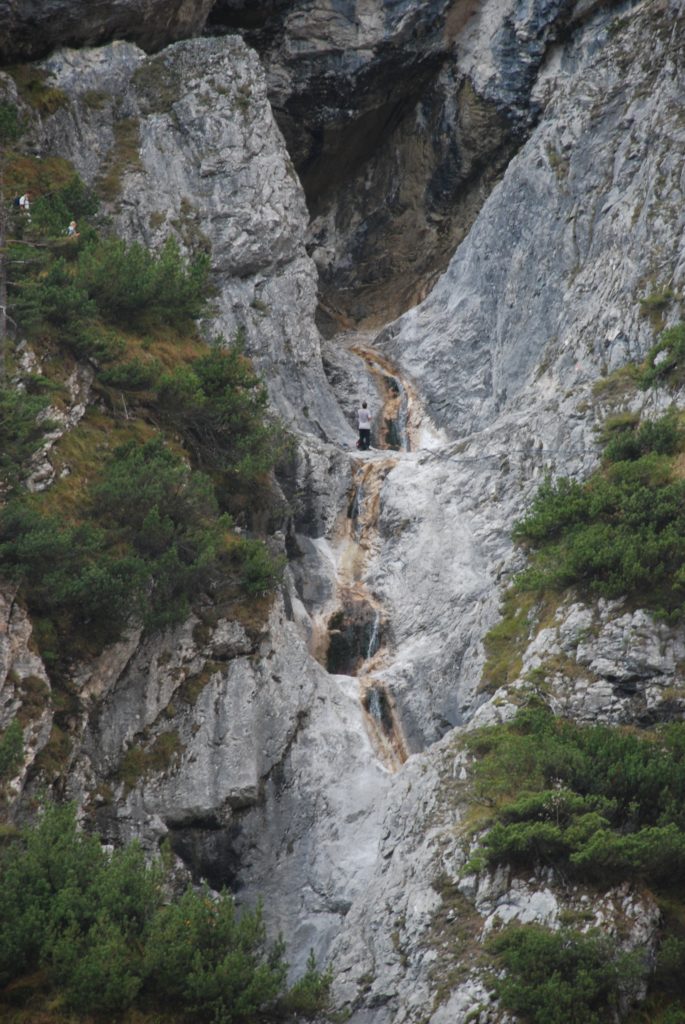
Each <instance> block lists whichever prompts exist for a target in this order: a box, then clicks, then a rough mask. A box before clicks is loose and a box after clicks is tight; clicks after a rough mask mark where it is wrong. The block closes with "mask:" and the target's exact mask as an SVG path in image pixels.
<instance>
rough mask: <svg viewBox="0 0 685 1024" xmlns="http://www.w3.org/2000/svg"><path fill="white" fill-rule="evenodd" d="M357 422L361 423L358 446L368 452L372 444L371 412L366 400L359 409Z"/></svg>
mask: <svg viewBox="0 0 685 1024" xmlns="http://www.w3.org/2000/svg"><path fill="white" fill-rule="evenodd" d="M357 423H358V424H359V441H358V443H357V448H359V449H360V450H361V451H363V452H367V451H368V450H369V446H370V444H371V413H370V412H369V410H368V408H367V405H366V402H362V404H361V408H360V409H357Z"/></svg>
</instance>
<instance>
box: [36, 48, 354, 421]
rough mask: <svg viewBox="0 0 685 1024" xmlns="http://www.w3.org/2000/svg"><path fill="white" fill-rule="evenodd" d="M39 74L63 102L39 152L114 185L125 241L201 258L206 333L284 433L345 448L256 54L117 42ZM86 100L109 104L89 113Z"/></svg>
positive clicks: (299, 228) (44, 130)
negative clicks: (209, 288)
mask: <svg viewBox="0 0 685 1024" xmlns="http://www.w3.org/2000/svg"><path fill="white" fill-rule="evenodd" d="M44 67H45V69H46V70H47V71H48V72H49V74H50V76H51V81H53V82H54V84H55V85H56V86H58V87H59V88H60V89H62V90H63V91H64V92H65V93H66V94H67V96H68V97H69V99H70V102H69V104H68V106H66V107H65V108H62V109H60V110H59V111H57V112H56V113H55V114H54V115H53V116H52V117H51V118H48V119H46V120H45V121H44V123H43V124H42V126H41V134H40V139H42V144H43V145H45V146H48V147H49V148H50V149H51V150H55V151H57V152H60V153H63V154H64V155H65V156H69V158H70V159H72V160H73V162H74V163H75V165H76V167H77V169H78V170H79V172H80V173H81V174H82V176H83V177H84V178H85V179H86V180H87V181H89V182H93V181H95V180H96V179H97V178H98V177H99V178H103V177H105V176H107V175H109V178H108V181H109V183H110V187H111V189H112V210H113V219H114V223H115V225H116V227H117V230H118V231H119V232H120V233H122V234H124V235H125V236H127V237H129V238H136V239H138V240H139V241H142V242H143V243H145V244H147V245H149V246H151V247H153V248H155V247H159V246H161V245H162V244H163V241H164V240H165V239H166V238H167V237H169V235H173V236H174V237H176V238H177V239H178V240H179V242H180V243H181V245H182V246H183V247H184V249H185V250H186V251H187V252H189V253H196V252H199V251H207V252H209V253H210V257H211V262H212V275H213V279H214V282H215V284H216V288H217V296H216V300H215V303H214V310H213V313H212V315H211V317H209V318H208V320H207V322H206V325H205V327H206V331H207V334H208V335H211V336H215V335H221V336H223V337H224V338H225V339H226V340H227V341H229V342H230V341H232V340H233V339H234V338H235V337H236V336H239V337H241V338H242V339H243V342H244V345H245V349H246V351H247V352H248V354H249V355H251V356H252V358H253V360H254V363H255V366H256V368H257V370H258V371H260V372H261V373H263V374H264V377H265V380H266V383H267V386H268V388H269V392H270V396H271V399H272V402H273V405H274V407H275V408H276V409H277V411H278V412H279V413H280V414H281V415H282V416H283V417H284V418H285V419H286V420H287V422H288V423H289V424H291V425H292V426H297V427H299V428H300V429H302V430H304V431H306V432H315V433H317V434H318V435H319V436H322V437H326V438H329V439H333V440H337V441H343V440H345V439H347V440H349V439H350V436H351V432H350V430H349V427H348V425H347V424H346V422H345V420H344V418H343V417H342V416H341V415H340V413H339V411H338V409H337V405H336V403H335V402H334V401H333V400H332V396H331V394H330V391H329V389H328V385H327V382H326V379H325V376H324V373H323V368H322V364H321V354H320V344H319V335H318V331H317V329H316V327H315V324H314V312H315V306H316V271H315V269H314V265H313V263H312V262H311V260H310V259H309V258H308V256H307V254H306V252H305V248H304V236H305V230H306V225H307V210H306V206H305V203H304V196H303V194H302V190H301V187H300V185H299V182H298V180H297V176H296V175H295V174H294V172H293V170H292V166H291V164H290V161H289V159H288V157H287V154H286V152H285V150H284V146H283V141H282V138H281V136H280V133H279V131H278V128H277V127H276V125H275V123H274V121H273V117H272V114H271V108H270V106H269V103H268V101H267V98H266V89H265V83H264V76H263V73H262V70H261V68H260V66H259V63H258V60H257V58H256V55H255V54H254V52H253V51H251V50H249V49H248V48H247V47H246V46H245V44H244V43H243V42H242V40H240V39H239V38H237V37H226V38H221V39H214V40H210V39H207V40H197V41H194V42H189V43H177V44H175V45H174V46H170V47H168V48H167V49H166V50H164V51H163V52H162V53H160V54H157V55H156V56H154V57H146V55H145V54H144V53H143V52H142V51H141V50H139V49H137V48H136V47H134V46H133V45H131V44H128V43H117V44H113V45H112V46H110V47H106V48H102V49H97V50H88V51H75V50H65V51H61V52H60V53H58V54H56V55H55V56H54V57H52V58H51V59H50V60H49V61H47V62H46V63H45V64H44ZM94 92H95V93H98V94H99V95H100V94H102V95H103V96H109V97H110V98H109V99H106V100H103V103H102V104H97V105H96V106H93V105H92V103H91V102H90V100H89V97H91V96H92V95H93V93H94Z"/></svg>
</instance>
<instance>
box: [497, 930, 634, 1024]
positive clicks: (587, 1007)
mask: <svg viewBox="0 0 685 1024" xmlns="http://www.w3.org/2000/svg"><path fill="white" fill-rule="evenodd" d="M488 948H489V950H490V952H491V953H493V954H494V955H495V956H496V958H497V960H498V961H499V962H500V963H501V964H502V965H503V966H504V967H505V968H506V974H505V976H504V977H499V978H496V979H495V980H494V987H495V991H496V993H497V995H498V997H499V999H500V1001H501V1003H502V1005H503V1006H504V1007H505V1008H506V1009H507V1010H510V1011H512V1012H513V1013H516V1014H520V1015H521V1016H522V1018H523V1019H524V1020H526V1021H529V1022H530V1024H606V1022H607V1021H608V1020H613V1019H614V1016H615V1015H616V1013H617V1011H618V1009H619V1006H620V1003H621V1001H626V996H629V995H630V994H631V992H632V993H635V992H636V990H637V988H638V986H639V984H640V982H641V981H642V979H643V978H644V976H645V974H646V965H645V964H644V963H643V962H642V961H641V959H640V957H639V955H636V954H626V953H621V952H619V951H618V950H617V948H616V944H615V942H613V941H612V940H611V939H609V938H608V937H607V936H603V935H599V934H598V933H596V932H595V933H589V934H582V933H580V932H576V931H573V930H571V929H566V928H562V929H561V930H560V931H558V932H553V931H549V930H548V929H546V928H542V927H540V926H539V925H524V926H511V927H509V928H507V929H506V930H505V931H504V932H502V933H501V934H500V935H497V936H495V937H494V938H493V939H491V940H490V941H489V942H488Z"/></svg>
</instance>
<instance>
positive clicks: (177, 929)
mask: <svg viewBox="0 0 685 1024" xmlns="http://www.w3.org/2000/svg"><path fill="white" fill-rule="evenodd" d="M164 883H165V872H164V868H163V865H162V863H161V862H160V861H155V862H153V863H146V860H145V857H144V855H143V852H142V850H141V849H140V848H139V847H138V846H137V845H136V844H132V845H131V846H129V847H128V848H126V849H123V850H115V851H113V852H107V851H106V850H105V849H103V847H102V846H101V845H100V842H99V840H98V839H97V837H94V836H88V835H86V834H84V833H83V832H80V831H79V830H78V829H77V827H76V822H75V813H74V808H73V807H71V806H63V807H55V806H50V807H48V808H47V809H46V810H45V811H44V813H43V815H42V817H41V819H40V820H39V822H38V825H37V826H36V827H35V828H32V829H25V830H23V831H22V832H21V833H20V834H18V835H15V836H12V837H10V838H6V839H5V842H4V845H3V847H2V849H1V850H0V918H1V919H2V921H3V927H2V931H1V932H0V986H2V995H1V996H0V1006H1V1005H2V1004H4V1012H3V1019H5V1017H6V1015H9V1014H12V1019H13V1020H15V1021H16V1022H17V1024H19V1022H29V1021H33V1022H35V1021H36V1020H37V1019H40V1020H50V1021H54V1022H58V1021H65V1022H66V1021H76V1020H84V1019H88V1020H93V1019H95V1020H107V1021H110V1022H114V1021H129V1020H130V1021H133V1020H134V1019H135V1020H136V1021H141V1019H150V1020H154V1019H157V1020H159V1019H160V1018H159V1016H157V1015H158V1014H163V1019H164V1020H165V1021H167V1022H169V1024H172V1022H173V1024H183V1022H186V1021H197V1020H200V1019H201V1020H207V1021H214V1022H215V1024H233V1022H236V1024H237V1022H240V1024H248V1022H250V1021H263V1020H264V1019H265V1015H267V1014H268V1016H269V1017H270V1019H284V1018H289V1017H291V1016H292V1015H295V1014H296V1015H298V1016H303V1015H306V1016H308V1015H312V1014H315V1013H321V1012H322V1011H323V1010H325V1009H326V1007H327V1004H328V990H329V986H330V975H329V974H321V973H319V972H318V971H317V970H316V967H315V965H314V963H313V961H311V960H310V964H309V966H308V969H307V971H306V973H305V974H304V975H303V976H302V977H301V978H300V980H299V981H297V982H296V983H295V984H294V985H293V986H292V987H290V988H288V987H287V984H286V973H287V967H288V965H287V963H286V961H285V958H284V953H285V950H284V946H283V943H282V942H280V941H279V942H276V943H273V944H271V945H269V943H268V942H267V938H266V932H265V928H264V923H263V920H262V913H261V908H260V907H257V908H256V909H255V910H253V911H250V910H243V911H242V912H241V913H240V914H239V913H238V912H237V911H236V908H235V905H234V902H233V898H232V897H231V896H230V894H229V893H227V892H223V893H221V894H219V895H218V896H217V895H213V894H211V893H210V892H209V891H208V890H200V891H196V890H193V889H186V890H185V891H184V892H183V893H182V894H181V895H180V896H179V897H177V898H173V899H171V898H169V896H168V894H166V893H165V884H164ZM141 1014H145V1017H141Z"/></svg>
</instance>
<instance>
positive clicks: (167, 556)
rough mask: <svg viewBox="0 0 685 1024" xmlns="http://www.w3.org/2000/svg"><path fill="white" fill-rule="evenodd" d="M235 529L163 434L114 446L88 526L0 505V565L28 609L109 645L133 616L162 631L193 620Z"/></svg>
mask: <svg viewBox="0 0 685 1024" xmlns="http://www.w3.org/2000/svg"><path fill="white" fill-rule="evenodd" d="M229 526H230V521H229V520H228V518H227V517H226V516H220V515H219V512H218V508H217V503H216V499H215V497H214V492H213V488H212V485H211V482H210V481H209V480H208V478H207V477H205V476H204V475H203V474H201V473H197V472H193V471H191V470H190V469H188V467H187V466H186V465H185V464H184V463H183V462H182V460H181V459H180V458H179V457H178V456H176V455H174V454H173V453H172V452H171V451H170V450H169V449H168V448H166V446H165V445H164V442H163V441H162V439H161V438H157V439H155V440H153V441H150V442H148V443H147V444H145V445H137V444H134V443H131V444H128V445H126V446H123V447H121V448H119V449H117V450H116V451H115V453H114V455H113V457H112V458H111V460H110V461H109V462H108V463H107V464H106V465H105V467H104V469H103V473H102V478H101V480H100V482H99V483H98V484H97V485H95V486H94V487H93V489H92V502H91V507H90V510H89V518H88V519H87V520H86V521H84V522H83V523H80V524H77V525H69V524H62V523H61V522H59V521H58V520H56V519H55V518H54V517H51V516H48V515H45V514H44V513H42V512H40V511H39V510H38V508H37V507H35V505H34V504H31V503H29V502H27V501H25V500H19V499H17V500H15V501H13V502H10V503H9V504H8V505H7V506H6V507H5V508H4V509H2V510H1V511H0V568H1V569H2V571H3V572H4V574H5V575H6V576H9V577H10V578H14V579H16V580H18V581H19V582H20V583H21V584H22V588H23V592H24V594H25V596H26V600H27V601H28V604H29V608H30V609H31V611H33V612H35V613H38V614H39V615H42V616H48V617H51V618H53V619H54V618H57V619H61V620H62V621H63V625H65V624H66V625H67V626H68V628H67V633H68V634H70V635H71V634H73V632H74V631H77V630H79V629H81V627H83V626H89V628H90V631H91V634H92V636H91V639H93V641H98V642H99V643H104V642H108V641H111V640H113V639H116V638H117V637H118V636H119V635H120V633H121V630H122V629H123V628H124V627H125V626H126V625H127V624H128V623H129V622H130V621H131V620H132V619H134V620H135V619H136V618H137V619H138V620H141V619H142V621H143V622H144V623H145V624H147V625H148V626H150V627H152V628H160V627H162V626H166V625H169V624H172V623H175V622H178V621H180V620H181V619H182V618H183V617H184V616H186V615H187V614H188V611H189V608H190V601H191V599H192V597H193V595H195V594H197V593H198V592H199V591H200V590H201V589H202V588H203V587H204V586H205V585H207V584H208V583H209V582H210V580H211V579H213V578H214V577H215V575H216V573H217V571H218V568H219V564H220V561H221V559H222V558H223V556H224V554H225V552H226V551H227V550H228V549H227V539H226V534H227V530H228V528H229ZM250 569H251V565H250V563H249V562H248V563H247V569H246V573H247V574H248V575H247V577H246V578H247V579H249V580H250V581H251V580H252V579H253V576H251V575H249V573H250ZM65 617H66V623H65V622H64V619H65Z"/></svg>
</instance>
